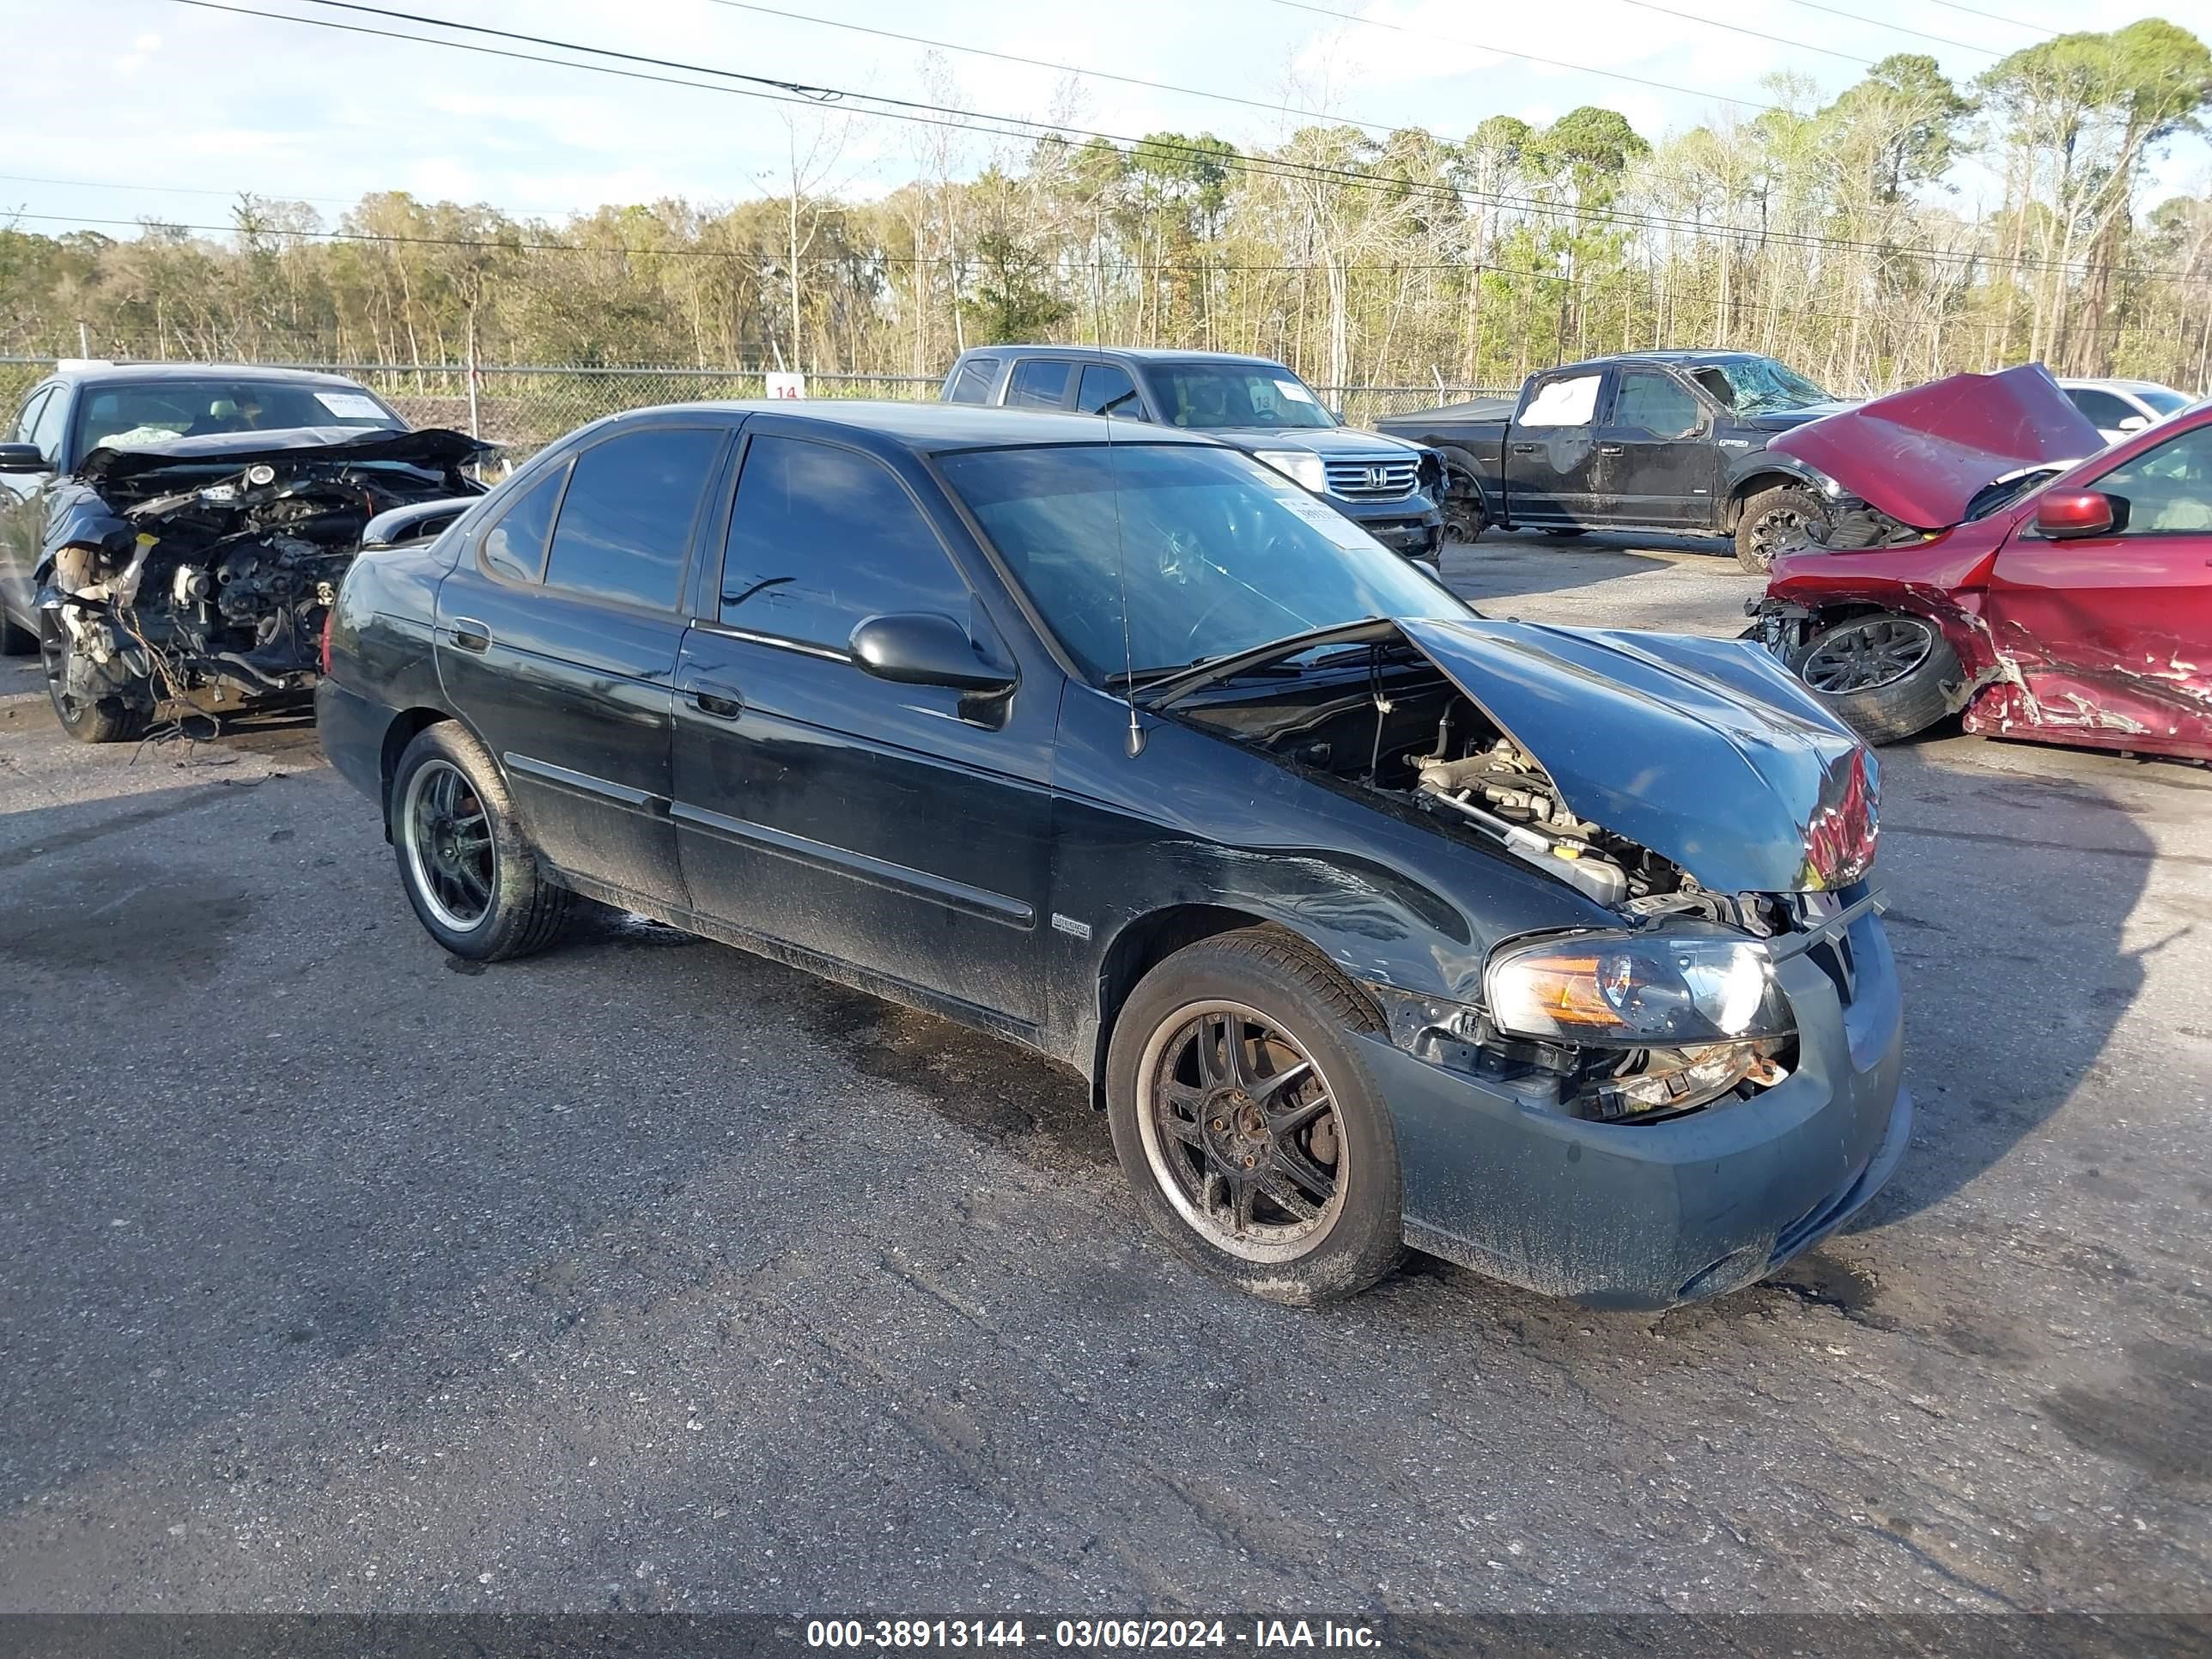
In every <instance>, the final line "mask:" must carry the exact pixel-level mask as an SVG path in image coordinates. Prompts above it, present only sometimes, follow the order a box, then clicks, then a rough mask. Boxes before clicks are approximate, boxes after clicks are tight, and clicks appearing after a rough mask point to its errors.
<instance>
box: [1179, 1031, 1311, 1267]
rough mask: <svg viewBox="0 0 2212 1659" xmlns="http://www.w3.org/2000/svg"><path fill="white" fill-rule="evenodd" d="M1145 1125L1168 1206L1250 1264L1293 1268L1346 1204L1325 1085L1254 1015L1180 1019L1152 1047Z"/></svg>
mask: <svg viewBox="0 0 2212 1659" xmlns="http://www.w3.org/2000/svg"><path fill="white" fill-rule="evenodd" d="M1139 1077H1140V1078H1141V1079H1143V1080H1144V1083H1143V1086H1144V1089H1145V1102H1144V1108H1143V1110H1142V1113H1141V1115H1140V1116H1139V1119H1138V1129H1139V1133H1140V1134H1141V1135H1142V1136H1143V1139H1144V1146H1145V1158H1146V1162H1147V1163H1148V1164H1150V1165H1151V1166H1152V1174H1153V1176H1154V1177H1155V1178H1156V1179H1157V1180H1158V1182H1159V1185H1160V1190H1161V1192H1162V1193H1163V1194H1165V1196H1166V1198H1167V1200H1168V1202H1169V1203H1170V1204H1172V1205H1173V1206H1175V1208H1176V1212H1178V1213H1179V1214H1181V1215H1182V1218H1183V1219H1184V1220H1185V1221H1186V1222H1188V1224H1189V1225H1191V1226H1192V1227H1193V1228H1194V1230H1195V1231H1197V1232H1198V1233H1199V1234H1200V1236H1201V1237H1204V1238H1205V1239H1206V1241H1207V1242H1208V1243H1212V1244H1213V1245H1214V1246H1215V1247H1216V1248H1217V1249H1222V1250H1225V1251H1227V1252H1228V1253H1229V1254H1230V1255H1233V1256H1237V1257H1238V1258H1240V1259H1241V1260H1243V1261H1254V1262H1267V1261H1292V1260H1295V1259H1296V1258H1297V1257H1298V1256H1301V1255H1304V1254H1305V1253H1306V1252H1307V1251H1309V1250H1310V1249H1313V1248H1314V1246H1315V1245H1316V1244H1317V1243H1319V1242H1320V1241H1321V1239H1322V1237H1323V1236H1324V1235H1325V1234H1327V1232H1328V1229H1329V1227H1330V1225H1331V1224H1332V1223H1334V1220H1335V1219H1336V1216H1337V1212H1339V1211H1340V1209H1341V1208H1342V1207H1343V1203H1344V1194H1343V1185H1342V1181H1343V1176H1344V1173H1345V1171H1344V1160H1345V1144H1344V1136H1343V1133H1342V1131H1341V1129H1340V1127H1339V1125H1338V1122H1337V1117H1336V1107H1335V1102H1334V1098H1333V1097H1332V1095H1331V1092H1330V1090H1329V1086H1328V1079H1325V1078H1324V1077H1323V1076H1322V1073H1321V1070H1320V1068H1319V1067H1318V1066H1316V1065H1315V1064H1314V1062H1313V1060H1312V1058H1311V1056H1310V1055H1309V1054H1307V1053H1306V1051H1305V1050H1304V1048H1301V1047H1299V1045H1298V1043H1297V1040H1296V1039H1295V1038H1293V1037H1292V1036H1290V1034H1289V1033H1288V1032H1286V1031H1284V1030H1279V1028H1277V1027H1276V1026H1275V1025H1273V1024H1271V1023H1270V1022H1269V1021H1268V1020H1267V1017H1266V1016H1264V1015H1263V1014H1261V1013H1260V1012H1258V1011H1257V1010H1255V1009H1252V1008H1249V1007H1246V1006H1243V1004H1241V1003H1234V1002H1209V1003H1202V1004H1200V1005H1199V1006H1195V1007H1193V1008H1188V1009H1184V1010H1182V1011H1181V1018H1178V1019H1176V1020H1175V1021H1172V1022H1170V1023H1169V1024H1163V1025H1162V1026H1161V1027H1159V1029H1158V1030H1156V1031H1155V1032H1154V1033H1153V1035H1152V1042H1150V1043H1149V1044H1147V1045H1146V1050H1145V1056H1144V1060H1143V1061H1142V1062H1141V1065H1140V1068H1139Z"/></svg>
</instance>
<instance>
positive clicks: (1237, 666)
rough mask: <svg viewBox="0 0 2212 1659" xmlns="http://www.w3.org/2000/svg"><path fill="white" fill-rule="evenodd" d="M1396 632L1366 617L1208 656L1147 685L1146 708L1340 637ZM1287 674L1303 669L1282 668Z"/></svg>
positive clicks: (1349, 639)
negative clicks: (1215, 655) (1221, 654)
mask: <svg viewBox="0 0 2212 1659" xmlns="http://www.w3.org/2000/svg"><path fill="white" fill-rule="evenodd" d="M1396 631H1397V629H1396V627H1395V624H1393V623H1390V622H1389V621H1387V620H1385V619H1384V618H1383V617H1364V618H1363V619H1362V620H1360V621H1358V622H1355V623H1331V624H1330V625H1329V626H1328V627H1327V628H1314V629H1307V630H1306V631H1305V632H1304V633H1302V634H1289V635H1285V636H1284V637H1283V638H1281V639H1279V640H1271V641H1268V642H1267V644H1265V645H1255V646H1254V647H1251V648H1250V649H1249V650H1248V651H1233V652H1230V653H1226V654H1225V655H1223V656H1218V657H1211V658H1207V659H1203V660H1201V661H1199V662H1195V663H1193V664H1192V665H1190V666H1189V667H1188V668H1182V669H1176V670H1173V671H1170V673H1169V674H1168V675H1167V676H1166V678H1163V679H1158V680H1153V681H1151V682H1149V683H1148V684H1147V685H1146V697H1145V707H1146V708H1150V709H1152V710H1153V711H1155V712H1158V710H1161V709H1164V708H1170V707H1171V706H1172V705H1174V704H1176V703H1177V702H1181V701H1182V699H1183V698H1184V697H1187V696H1189V695H1190V694H1191V693H1192V692H1194V691H1202V690H1205V689H1206V687H1207V686H1209V685H1218V684H1221V682H1222V681H1224V680H1228V679H1234V678H1237V677H1238V676H1239V675H1242V674H1245V673H1249V671H1252V670H1254V669H1258V668H1267V667H1270V666H1273V665H1276V664H1278V663H1279V662H1280V661H1281V659H1283V658H1285V657H1288V656H1294V655H1296V654H1297V653H1298V652H1301V651H1307V650H1310V649H1312V648H1313V647H1315V646H1316V645H1333V644H1334V643H1336V642H1337V641H1340V640H1341V641H1344V642H1345V643H1346V644H1352V643H1355V642H1357V643H1360V644H1372V643H1376V642H1378V641H1382V640H1383V639H1386V638H1388V637H1389V635H1392V634H1394V633H1395V632H1396ZM1284 671H1285V673H1286V674H1297V673H1299V672H1302V670H1299V669H1297V668H1291V667H1287V666H1286V667H1285V670H1284Z"/></svg>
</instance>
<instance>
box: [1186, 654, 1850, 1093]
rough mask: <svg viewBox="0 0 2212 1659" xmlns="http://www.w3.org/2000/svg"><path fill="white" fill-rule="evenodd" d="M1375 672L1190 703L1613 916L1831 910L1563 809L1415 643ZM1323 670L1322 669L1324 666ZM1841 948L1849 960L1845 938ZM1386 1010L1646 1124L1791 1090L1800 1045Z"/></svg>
mask: <svg viewBox="0 0 2212 1659" xmlns="http://www.w3.org/2000/svg"><path fill="white" fill-rule="evenodd" d="M1363 659H1364V661H1365V663H1366V665H1367V672H1366V674H1365V675H1364V677H1357V676H1354V675H1351V674H1346V673H1344V672H1342V671H1339V672H1337V673H1334V674H1331V675H1329V676H1328V678H1327V683H1326V684H1324V683H1322V676H1321V675H1320V674H1318V673H1316V674H1311V675H1310V676H1307V677H1302V679H1303V683H1302V684H1297V685H1296V686H1295V687H1286V688H1284V689H1282V690H1274V689H1273V688H1269V689H1267V690H1255V689H1249V688H1242V687H1240V688H1239V695H1237V696H1234V697H1231V698H1224V699H1220V700H1216V701H1209V702H1207V703H1206V705H1205V706H1203V707H1197V708H1194V707H1188V706H1187V707H1186V708H1185V709H1184V713H1185V714H1186V715H1187V716H1188V717H1189V718H1192V719H1194V720H1198V721H1199V722H1200V723H1202V724H1211V725H1215V726H1224V727H1228V728H1231V729H1232V730H1233V731H1234V732H1235V734H1236V736H1237V738H1238V739H1239V740H1240V741H1243V742H1244V743H1247V744H1252V745H1254V746H1256V747H1259V748H1261V749H1263V750H1267V751H1268V752H1270V753H1273V754H1274V755H1276V756H1278V757H1280V758H1281V759H1282V760H1283V761H1285V763H1288V764H1290V765H1291V766H1293V767H1295V768H1297V769H1310V770H1312V771H1316V772H1319V773H1322V774H1323V775H1327V776H1328V777H1329V778H1331V779H1333V780H1334V781H1336V782H1337V784H1338V785H1339V786H1343V785H1347V784H1349V785H1352V786H1355V787H1364V788H1368V789H1372V790H1374V791H1376V792H1377V793H1382V794H1383V795H1385V796H1388V797H1391V798H1393V799H1396V800H1398V801H1399V802H1401V804H1403V805H1406V806H1408V807H1410V808H1412V809H1413V810H1415V811H1419V812H1421V813H1423V814H1425V816H1427V817H1429V818H1431V819H1432V820H1434V821H1435V823H1436V824H1437V829H1439V830H1440V831H1441V832H1442V833H1443V834H1446V835H1448V836H1453V837H1455V838H1462V839H1466V840H1468V841H1471V842H1476V843H1478V844H1480V845H1482V846H1484V847H1486V848H1489V849H1490V850H1492V851H1493V852H1497V853H1502V854H1504V855H1506V856H1509V857H1510V858H1513V859H1515V860H1519V861H1520V862H1522V863H1524V864H1527V865H1529V866H1534V867H1535V868H1537V869H1540V870H1541V871H1543V872H1545V873H1546V874H1547V875H1549V876H1551V877H1553V878H1556V879H1558V880H1560V881H1563V882H1565V883H1566V884H1569V885H1570V886H1572V887H1574V888H1575V889H1576V890H1578V891H1580V892H1582V893H1583V894H1584V895H1585V896H1588V897H1589V898H1591V899H1593V900H1595V902H1597V903H1599V904H1601V905H1602V906H1604V907H1605V908H1607V909H1610V910H1612V911H1613V912H1615V913H1616V914H1617V915H1619V916H1620V917H1621V918H1622V919H1623V922H1624V925H1625V926H1626V927H1630V928H1639V929H1640V928H1649V927H1653V926H1654V925H1655V924H1656V923H1658V922H1660V921H1662V920H1665V921H1670V922H1676V923H1680V922H1681V921H1685V920H1686V921H1688V922H1689V925H1690V926H1692V927H1705V929H1706V930H1707V931H1709V932H1712V933H1721V932H1722V931H1723V930H1725V932H1726V933H1727V934H1729V935H1731V936H1734V937H1736V938H1740V939H1750V940H1759V941H1765V940H1768V939H1774V938H1776V937H1777V936H1778V935H1782V934H1786V933H1792V932H1796V931H1798V930H1800V929H1801V928H1802V927H1808V926H1810V925H1813V924H1814V923H1815V922H1816V921H1818V920H1819V919H1820V917H1821V916H1823V915H1829V914H1832V911H1833V908H1834V901H1832V900H1828V899H1826V898H1825V896H1820V895H1806V894H1793V893H1758V892H1722V891H1717V890H1710V889H1708V888H1706V887H1705V886H1703V885H1701V884H1699V882H1698V881H1697V879H1696V878H1694V877H1693V876H1692V875H1691V874H1690V872H1687V871H1686V870H1685V869H1683V868H1682V867H1681V866H1680V865H1679V864H1677V863H1675V862H1674V861H1672V860H1669V859H1668V858H1666V857H1664V856H1662V855H1661V854H1658V853H1656V852H1654V851H1653V850H1651V849H1650V848H1647V847H1644V846H1642V845H1641V844H1639V843H1638V842H1634V841H1631V840H1629V839H1628V838H1626V837H1625V836H1620V835H1619V834H1616V833H1614V832H1613V831H1612V830H1610V829H1607V827H1606V826H1605V825H1603V824H1601V823H1594V822H1591V821H1590V820H1589V819H1587V818H1585V817H1582V816H1580V815H1579V814H1577V812H1576V811H1574V809H1573V808H1572V807H1571V806H1570V805H1569V804H1568V803H1567V801H1566V799H1565V797H1564V796H1563V794H1562V793H1561V792H1560V790H1559V787H1558V786H1557V785H1556V784H1555V783H1554V781H1553V778H1552V775H1551V774H1550V773H1549V771H1548V770H1547V769H1546V767H1545V765H1544V763H1542V762H1541V760H1540V759H1539V758H1538V757H1536V756H1535V755H1534V754H1532V753H1530V752H1529V751H1528V750H1527V749H1526V748H1524V747H1523V746H1522V744H1520V743H1519V742H1518V741H1517V740H1516V738H1515V737H1514V736H1513V735H1512V734H1511V733H1510V732H1506V731H1505V730H1504V729H1503V728H1502V727H1501V726H1498V724H1497V723H1496V722H1495V721H1494V720H1492V718H1491V716H1490V715H1489V714H1487V713H1486V711H1485V710H1484V709H1483V708H1481V706H1480V704H1478V703H1477V702H1474V700H1473V699H1472V698H1470V697H1469V696H1467V695H1466V694H1465V693H1464V692H1463V691H1462V690H1461V689H1460V688H1459V686H1458V685H1457V684H1455V682H1454V681H1453V680H1452V679H1451V678H1449V677H1447V676H1446V675H1444V674H1443V673H1441V672H1439V671H1437V670H1436V669H1435V668H1434V667H1433V666H1432V665H1431V664H1430V663H1429V662H1428V661H1427V660H1426V659H1425V658H1423V657H1422V656H1421V655H1420V653H1418V652H1416V651H1413V650H1411V649H1409V648H1401V647H1383V648H1380V649H1374V648H1360V649H1357V650H1355V651H1353V652H1348V653H1342V660H1343V662H1344V664H1345V665H1346V667H1349V666H1351V665H1352V664H1353V663H1354V662H1358V661H1360V660H1363ZM1328 665H1329V664H1328V662H1327V661H1324V662H1323V663H1322V664H1319V665H1316V666H1321V667H1326V666H1328ZM1834 948H1836V949H1838V950H1842V951H1848V949H1849V946H1848V945H1847V944H1844V943H1842V942H1840V941H1839V942H1838V944H1837V945H1835V946H1834ZM1383 1001H1384V1004H1385V1009H1384V1012H1385V1013H1386V1015H1387V1016H1388V1017H1389V1020H1390V1022H1391V1024H1392V1027H1393V1033H1394V1036H1395V1038H1396V1039H1397V1040H1398V1041H1399V1042H1400V1045H1401V1047H1406V1048H1410V1049H1412V1050H1413V1052H1414V1053H1416V1054H1421V1055H1422V1056H1423V1057H1424V1058H1426V1059H1430V1060H1432V1061H1434V1062H1435V1063H1437V1064H1441V1065H1446V1066H1452V1067H1454V1068H1455V1069H1460V1070H1465V1071H1469V1072H1473V1073H1477V1074H1478V1075H1480V1076H1482V1077H1483V1078H1484V1079H1486V1081H1489V1082H1491V1083H1492V1084H1495V1085H1501V1086H1504V1087H1507V1088H1509V1089H1510V1090H1511V1091H1513V1092H1515V1093H1517V1094H1520V1095H1522V1096H1523V1097H1525V1098H1527V1099H1528V1100H1529V1102H1530V1103H1531V1104H1534V1105H1540V1106H1541V1107H1542V1108H1544V1109H1550V1110H1556V1111H1561V1112H1564V1113H1566V1114H1568V1115H1573V1116H1577V1117H1583V1118H1589V1119H1592V1120H1595V1121H1607V1122H1613V1121H1636V1122H1656V1121H1662V1120H1664V1119H1666V1118H1669V1117H1674V1116H1678V1115H1681V1114H1682V1113H1684V1112H1688V1111H1693V1110H1697V1109H1700V1108H1703V1107H1706V1106H1709V1105H1711V1104H1713V1103H1717V1102H1721V1101H1723V1100H1726V1099H1729V1098H1749V1097H1752V1096H1753V1095H1755V1094H1757V1093H1758V1092H1759V1091H1762V1090H1765V1089H1768V1088H1771V1087H1773V1086H1774V1085H1777V1084H1779V1083H1781V1082H1783V1081H1784V1080H1785V1079H1787V1078H1788V1077H1789V1076H1790V1073H1791V1072H1792V1070H1793V1069H1794V1067H1795V1065H1796V1040H1795V1038H1794V1037H1792V1036H1778V1037H1776V1036H1767V1037H1761V1038H1759V1039H1758V1040H1753V1041H1738V1042H1698V1043H1689V1044H1683V1045H1680V1046H1668V1047H1656V1046H1654V1047H1627V1046H1622V1045H1620V1044H1619V1043H1617V1042H1613V1043H1591V1044H1587V1045H1585V1044H1581V1043H1577V1042H1565V1041H1553V1040H1536V1039H1531V1038H1528V1037H1527V1036H1516V1035H1515V1034H1513V1033H1511V1032H1508V1031H1505V1030H1500V1029H1499V1027H1498V1025H1497V1024H1495V1023H1493V1022H1492V1019H1491V1018H1488V1016H1487V1014H1486V1012H1485V1011H1484V1010H1481V1009H1478V1008H1471V1007H1468V1006H1464V1005H1459V1004H1439V1003H1436V1002H1434V1001H1432V1000H1429V999H1425V998H1422V997H1420V996H1418V995H1413V994H1403V993H1398V994H1384V995H1383Z"/></svg>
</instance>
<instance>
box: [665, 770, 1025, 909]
mask: <svg viewBox="0 0 2212 1659" xmlns="http://www.w3.org/2000/svg"><path fill="white" fill-rule="evenodd" d="M670 813H671V816H672V817H674V818H675V819H676V820H677V822H678V823H686V824H690V825H691V826H692V827H693V828H695V829H702V830H704V831H706V832H707V833H708V834H709V835H715V836H722V837H724V838H725V839H726V840H729V841H734V842H742V843H744V845H746V846H748V847H752V848H757V849H758V850H760V851H762V852H764V853H768V854H772V855H773V856H775V857H777V858H786V859H790V860H793V861H794V862H796V863H799V864H811V865H812V866H815V867H816V868H817V869H822V870H829V871H834V872H836V873H837V874H838V875H841V876H848V877H850V878H853V879H854V880H855V881H861V882H866V884H868V885H870V886H872V887H884V888H889V889H890V890H893V891H896V892H905V893H913V894H915V895H917V896H920V897H922V898H926V899H930V900H933V901H934V902H937V903H939V904H942V905H945V906H946V907H947V908H951V909H954V910H961V911H965V912H966V913H967V914H969V915H975V916H981V918H982V919H983V920H984V921H995V922H998V923H1000V924H1001V925H1002V926H1005V927H1023V928H1027V927H1035V926H1036V911H1035V910H1033V909H1031V908H1030V907H1029V906H1028V905H1026V904H1024V903H1023V902H1021V900H1019V899H1014V898H1008V897H1007V896H1006V895H1004V894H1003V893H994V892H992V891H990V890H988V889H987V888H982V887H970V886H969V885H968V884H967V883H965V882H960V881H952V880H950V879H948V878H945V877H944V876H937V875H932V874H931V873H930V872H928V871H927V870H916V869H915V868H913V867H912V866H908V865H904V864H893V863H891V862H890V861H889V860H885V859H879V858H873V857H871V856H870V855H869V854H866V853H856V852H854V851H853V850H852V849H851V848H844V847H832V846H830V845H829V843H828V842H819V841H812V840H810V839H808V838H807V837H806V836H794V835H793V834H792V833H791V832H790V831H788V830H785V829H770V828H769V826H768V825H767V824H764V823H752V822H751V821H750V819H746V818H733V817H728V816H726V814H724V813H720V812H712V811H708V810H707V809H706V808H705V807H703V806H691V805H686V804H684V802H682V801H678V802H677V803H676V804H675V805H673V806H671V808H670Z"/></svg>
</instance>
